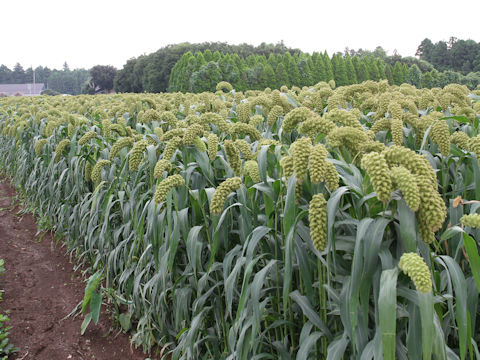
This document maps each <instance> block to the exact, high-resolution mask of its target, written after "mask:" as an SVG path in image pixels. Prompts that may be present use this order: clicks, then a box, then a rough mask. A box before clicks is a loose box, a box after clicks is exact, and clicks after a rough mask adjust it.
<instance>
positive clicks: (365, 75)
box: [357, 58, 370, 83]
mask: <svg viewBox="0 0 480 360" xmlns="http://www.w3.org/2000/svg"><path fill="white" fill-rule="evenodd" d="M357 80H358V82H359V83H362V82H364V81H367V80H370V74H369V72H368V67H367V64H366V60H365V58H362V59H360V60H359V65H358V72H357Z"/></svg>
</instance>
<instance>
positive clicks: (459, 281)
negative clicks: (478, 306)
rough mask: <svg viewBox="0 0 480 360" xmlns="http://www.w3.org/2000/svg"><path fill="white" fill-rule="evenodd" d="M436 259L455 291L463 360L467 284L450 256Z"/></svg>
mask: <svg viewBox="0 0 480 360" xmlns="http://www.w3.org/2000/svg"><path fill="white" fill-rule="evenodd" d="M437 259H439V260H440V261H442V265H443V266H444V267H445V268H446V269H447V270H448V273H449V275H450V278H451V279H452V283H453V288H454V290H455V302H456V311H455V318H456V322H457V327H458V337H459V347H460V358H461V359H462V360H464V359H465V356H466V352H467V341H468V340H467V326H468V319H467V283H466V281H465V277H464V275H463V272H462V269H461V268H460V266H458V264H457V263H456V262H455V260H453V259H452V258H451V257H450V256H446V255H442V256H439V257H438V258H437Z"/></svg>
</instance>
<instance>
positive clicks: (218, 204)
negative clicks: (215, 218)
mask: <svg viewBox="0 0 480 360" xmlns="http://www.w3.org/2000/svg"><path fill="white" fill-rule="evenodd" d="M241 184H242V179H240V178H239V177H233V178H229V179H227V180H225V181H224V182H222V183H221V184H220V185H219V186H218V187H217V189H216V190H215V193H214V194H213V197H212V201H211V203H210V212H211V213H212V214H214V215H219V214H220V213H221V212H222V210H223V208H224V206H225V201H226V200H227V197H228V195H230V194H231V193H232V192H234V191H236V190H238V189H239V188H240V185H241Z"/></svg>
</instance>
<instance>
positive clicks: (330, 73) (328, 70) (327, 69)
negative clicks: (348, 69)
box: [323, 51, 333, 81]
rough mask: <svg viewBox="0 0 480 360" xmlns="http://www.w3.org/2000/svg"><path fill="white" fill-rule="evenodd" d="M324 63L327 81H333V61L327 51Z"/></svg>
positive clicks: (324, 54)
mask: <svg viewBox="0 0 480 360" xmlns="http://www.w3.org/2000/svg"><path fill="white" fill-rule="evenodd" d="M323 63H324V64H325V81H330V80H333V67H332V60H331V59H330V57H329V56H328V54H327V52H326V51H325V52H324V53H323Z"/></svg>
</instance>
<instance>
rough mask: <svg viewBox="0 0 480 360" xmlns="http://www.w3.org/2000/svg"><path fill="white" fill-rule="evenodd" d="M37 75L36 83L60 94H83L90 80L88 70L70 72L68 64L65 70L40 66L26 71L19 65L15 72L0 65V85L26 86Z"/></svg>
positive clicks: (14, 69) (64, 67)
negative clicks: (83, 89) (86, 83)
mask: <svg viewBox="0 0 480 360" xmlns="http://www.w3.org/2000/svg"><path fill="white" fill-rule="evenodd" d="M34 74H35V82H36V83H44V84H45V85H46V87H47V88H48V89H50V90H52V91H54V92H58V93H60V94H70V95H78V94H81V93H82V87H83V86H84V84H85V82H87V81H88V79H89V78H90V73H89V71H88V70H86V69H75V70H70V68H69V66H68V64H67V63H64V64H63V69H61V70H57V69H50V68H48V67H43V66H38V67H36V68H35V69H33V68H32V67H30V68H27V69H26V70H25V69H24V68H23V66H22V65H20V64H19V63H17V64H15V66H14V67H13V70H10V69H9V68H8V67H7V66H5V65H0V84H26V83H33V80H34V79H33V77H34Z"/></svg>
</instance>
